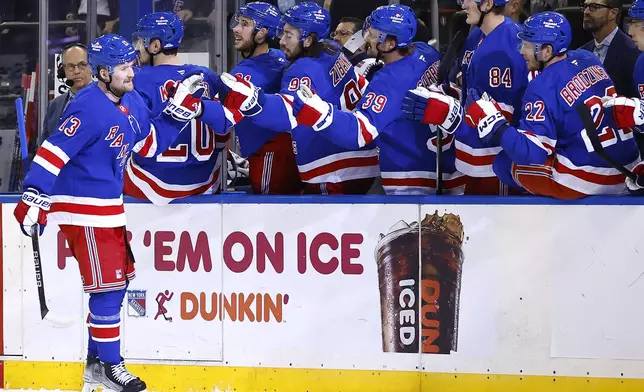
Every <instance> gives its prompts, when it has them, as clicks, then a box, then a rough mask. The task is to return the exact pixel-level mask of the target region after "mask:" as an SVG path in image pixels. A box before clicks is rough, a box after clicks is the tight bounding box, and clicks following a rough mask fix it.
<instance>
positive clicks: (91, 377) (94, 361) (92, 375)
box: [82, 357, 101, 392]
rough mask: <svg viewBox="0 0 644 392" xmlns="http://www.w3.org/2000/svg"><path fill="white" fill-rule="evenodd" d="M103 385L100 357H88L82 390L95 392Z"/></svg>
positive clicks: (83, 391)
mask: <svg viewBox="0 0 644 392" xmlns="http://www.w3.org/2000/svg"><path fill="white" fill-rule="evenodd" d="M100 385H101V362H100V361H99V360H98V357H87V363H86V364H85V370H84V371H83V389H82V392H95V391H96V390H97V388H98V387H99V386H100Z"/></svg>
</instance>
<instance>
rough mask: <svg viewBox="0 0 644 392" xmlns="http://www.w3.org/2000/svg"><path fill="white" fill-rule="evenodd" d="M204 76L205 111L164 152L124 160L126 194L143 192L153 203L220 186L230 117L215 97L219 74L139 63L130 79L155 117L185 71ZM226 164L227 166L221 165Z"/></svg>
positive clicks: (191, 67) (201, 68) (186, 67)
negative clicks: (139, 67) (201, 73)
mask: <svg viewBox="0 0 644 392" xmlns="http://www.w3.org/2000/svg"><path fill="white" fill-rule="evenodd" d="M195 72H203V74H204V82H205V83H204V87H205V89H206V91H205V93H204V96H203V98H204V100H203V101H202V102H203V104H204V114H203V115H202V116H201V118H200V119H194V120H192V121H191V122H190V126H189V128H188V129H186V131H185V132H182V133H181V135H180V136H179V137H178V138H177V139H176V141H175V142H174V143H173V144H172V146H170V147H169V148H168V149H167V150H166V151H164V152H163V153H162V154H160V155H158V156H156V157H142V156H138V155H133V156H132V159H131V160H130V161H129V162H128V164H127V169H126V179H125V181H126V183H125V193H126V194H131V195H132V196H139V197H141V195H143V196H145V198H147V199H148V200H150V201H151V202H153V203H154V204H156V205H165V204H168V203H170V202H171V201H172V200H174V199H178V198H183V197H187V196H191V195H197V194H202V193H205V192H208V191H209V190H210V189H211V188H212V189H213V190H214V191H215V192H217V191H218V190H219V187H220V181H221V178H222V177H223V176H222V175H221V172H222V170H221V167H222V164H226V162H225V159H226V152H227V148H226V142H227V141H228V138H229V136H230V135H229V128H230V127H231V126H232V125H233V123H234V121H235V120H233V119H232V117H233V115H232V114H231V113H230V112H229V111H228V110H226V109H224V107H223V106H222V105H221V104H220V103H219V102H216V101H212V100H211V99H212V98H213V97H214V95H215V93H216V92H215V89H216V87H215V86H216V85H215V83H216V82H217V77H218V76H217V74H215V73H214V72H213V71H211V70H210V69H208V68H204V67H198V66H195V65H159V66H155V67H150V66H147V67H143V68H142V69H141V70H140V71H139V72H138V73H137V75H136V77H135V78H134V87H135V88H136V90H137V91H138V92H139V94H141V96H142V97H143V99H144V100H145V102H146V104H147V107H148V108H149V109H150V111H151V112H152V114H153V115H157V114H158V113H160V112H161V111H162V110H163V108H164V107H165V106H166V104H167V101H168V94H169V91H171V90H172V89H173V88H174V87H175V86H176V84H178V83H179V82H181V80H182V79H183V78H184V75H189V74H191V73H195ZM224 168H226V166H224Z"/></svg>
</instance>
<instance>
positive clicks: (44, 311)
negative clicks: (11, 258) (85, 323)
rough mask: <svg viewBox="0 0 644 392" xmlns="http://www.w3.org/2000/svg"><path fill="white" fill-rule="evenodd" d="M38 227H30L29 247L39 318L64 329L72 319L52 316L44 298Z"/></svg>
mask: <svg viewBox="0 0 644 392" xmlns="http://www.w3.org/2000/svg"><path fill="white" fill-rule="evenodd" d="M39 234H40V225H39V224H38V223H36V224H34V225H33V226H31V246H32V247H33V257H34V267H35V271H36V285H37V286H38V302H39V304H40V318H41V319H43V320H45V321H47V322H49V323H50V324H51V325H52V326H54V327H56V328H65V327H69V326H70V325H72V324H74V321H75V320H74V319H71V318H64V317H60V316H57V315H55V314H52V313H51V312H50V311H49V308H48V307H47V298H46V297H45V278H44V276H43V272H42V262H41V259H40V238H39Z"/></svg>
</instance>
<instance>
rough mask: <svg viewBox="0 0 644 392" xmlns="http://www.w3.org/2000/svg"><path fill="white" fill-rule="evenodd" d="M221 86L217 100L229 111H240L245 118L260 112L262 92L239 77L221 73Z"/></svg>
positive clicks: (262, 98) (262, 101)
mask: <svg viewBox="0 0 644 392" xmlns="http://www.w3.org/2000/svg"><path fill="white" fill-rule="evenodd" d="M220 79H221V81H222V82H223V85H220V86H219V89H220V91H219V94H220V95H219V99H220V100H221V102H223V104H224V107H226V109H228V110H231V111H240V112H241V113H242V114H243V115H244V116H245V117H252V116H255V115H257V114H259V112H261V111H262V109H263V105H264V91H263V90H262V89H261V88H259V87H256V86H255V85H253V84H252V83H251V82H249V81H247V80H244V78H242V77H241V76H233V75H231V74H229V73H226V72H224V73H222V74H221V76H220Z"/></svg>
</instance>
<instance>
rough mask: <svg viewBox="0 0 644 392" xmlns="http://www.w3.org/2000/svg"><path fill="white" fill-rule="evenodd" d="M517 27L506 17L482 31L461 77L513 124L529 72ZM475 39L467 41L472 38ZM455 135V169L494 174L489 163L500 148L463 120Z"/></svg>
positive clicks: (487, 174) (517, 116)
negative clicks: (520, 48)
mask: <svg viewBox="0 0 644 392" xmlns="http://www.w3.org/2000/svg"><path fill="white" fill-rule="evenodd" d="M519 30H520V27H519V26H518V25H517V24H516V23H514V22H513V21H512V20H511V19H509V18H505V20H504V21H503V23H501V24H500V25H498V26H497V27H496V28H495V29H494V30H492V31H491V32H490V33H489V34H488V35H484V34H482V33H481V36H480V37H481V38H480V39H479V40H478V46H477V47H476V48H475V49H474V51H473V53H472V54H471V58H470V60H469V61H470V64H469V67H468V68H467V72H464V77H463V78H464V85H465V86H466V88H467V89H470V88H474V89H477V90H478V91H479V92H480V93H482V92H487V93H488V94H489V95H490V96H491V97H492V98H493V99H494V100H496V101H497V102H498V104H499V106H501V109H502V110H503V114H504V115H505V116H506V118H507V119H508V120H510V122H511V123H512V124H514V125H516V124H517V123H518V121H519V118H520V117H521V98H522V97H523V93H524V92H525V88H526V86H527V84H528V75H529V72H528V69H527V66H526V62H525V59H524V58H523V57H522V56H521V54H520V53H519V49H518V48H519V45H520V44H521V40H519V38H517V33H518V32H519ZM474 38H475V37H474ZM474 38H473V41H472V42H470V44H471V43H473V42H474V41H475V39H474ZM464 60H465V59H464ZM466 97H467V90H465V89H464V90H463V99H464V100H465V98H466ZM455 135H456V143H455V145H456V168H457V169H458V170H459V171H460V172H462V173H464V174H466V175H468V176H471V177H494V176H495V175H494V170H493V168H492V163H493V162H494V157H495V156H496V154H498V153H499V151H501V147H499V146H488V145H485V144H484V143H483V142H482V141H481V139H480V138H479V136H478V132H477V130H476V129H474V128H471V127H469V126H468V125H467V124H466V123H465V121H463V122H462V123H461V126H460V127H459V129H458V130H457V131H456V133H455Z"/></svg>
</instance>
